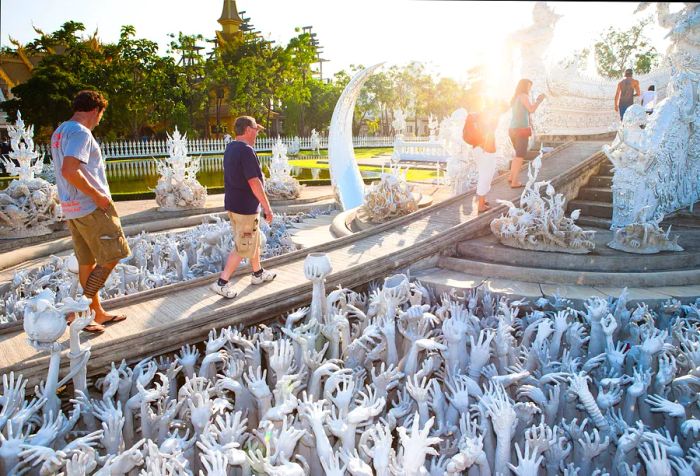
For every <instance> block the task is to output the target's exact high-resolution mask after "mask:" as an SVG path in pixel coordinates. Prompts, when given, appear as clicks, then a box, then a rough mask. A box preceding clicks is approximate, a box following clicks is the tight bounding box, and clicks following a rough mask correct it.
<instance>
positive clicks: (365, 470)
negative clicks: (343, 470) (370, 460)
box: [340, 449, 374, 476]
mask: <svg viewBox="0 0 700 476" xmlns="http://www.w3.org/2000/svg"><path fill="white" fill-rule="evenodd" d="M340 457H341V458H342V460H343V461H344V462H345V464H346V466H347V470H348V472H349V473H350V474H351V476H374V473H373V472H372V468H371V467H370V466H369V465H368V464H367V463H365V462H364V461H362V459H361V458H360V455H359V454H358V453H357V449H355V450H353V451H352V452H350V451H346V450H341V452H340Z"/></svg>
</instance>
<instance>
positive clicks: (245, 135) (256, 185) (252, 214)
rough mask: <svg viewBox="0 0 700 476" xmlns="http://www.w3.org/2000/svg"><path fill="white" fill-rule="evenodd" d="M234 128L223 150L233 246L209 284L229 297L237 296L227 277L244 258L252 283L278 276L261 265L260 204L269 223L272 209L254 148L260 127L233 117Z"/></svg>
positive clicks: (217, 291)
mask: <svg viewBox="0 0 700 476" xmlns="http://www.w3.org/2000/svg"><path fill="white" fill-rule="evenodd" d="M234 129H235V132H236V139H235V140H233V141H231V142H229V144H228V145H227V146H226V151H225V152H224V208H225V209H226V211H227V212H228V216H229V219H230V221H231V228H232V230H233V240H234V243H235V248H234V249H233V250H232V251H231V253H230V254H229V256H228V259H227V260H226V265H225V266H224V269H223V270H222V271H221V274H220V275H219V279H218V281H215V282H213V283H212V284H211V286H210V289H211V290H212V291H214V292H215V293H217V294H219V295H221V296H223V297H225V298H228V299H233V298H235V297H236V296H237V295H238V293H237V292H236V290H235V289H234V287H233V283H231V282H229V279H230V278H231V275H232V274H233V272H234V271H236V268H238V265H239V264H240V263H241V260H242V259H243V258H247V259H249V260H250V264H251V266H252V267H253V276H252V277H251V280H250V282H251V284H262V283H265V282H268V281H272V280H273V279H275V277H276V276H277V275H276V274H275V273H273V272H271V271H268V270H266V269H263V267H262V266H261V265H260V239H261V234H260V227H259V226H258V225H259V223H260V206H261V205H262V211H263V213H264V215H265V221H267V222H268V223H272V208H271V207H270V201H269V200H268V199H267V195H266V194H265V187H264V186H263V183H264V178H263V173H262V169H261V168H260V161H259V160H258V156H257V155H256V154H255V150H254V149H253V145H254V144H255V138H256V137H257V136H258V131H260V130H262V129H263V127H262V126H259V125H258V124H257V123H256V122H255V119H254V118H252V117H250V116H241V117H238V118H236V121H235V123H234Z"/></svg>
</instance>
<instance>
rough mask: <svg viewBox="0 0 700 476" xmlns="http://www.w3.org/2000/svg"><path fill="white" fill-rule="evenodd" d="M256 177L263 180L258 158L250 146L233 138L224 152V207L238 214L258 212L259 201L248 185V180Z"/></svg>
mask: <svg viewBox="0 0 700 476" xmlns="http://www.w3.org/2000/svg"><path fill="white" fill-rule="evenodd" d="M254 177H257V178H259V179H260V181H261V182H264V180H265V179H264V178H263V173H262V169H261V168H260V160H259V159H258V156H257V155H256V154H255V151H254V150H253V148H252V147H251V146H249V145H248V144H246V143H245V142H241V141H238V140H234V141H231V142H229V144H228V145H227V146H226V151H225V152H224V208H225V209H226V210H227V211H229V212H233V213H238V214H240V215H255V214H257V213H259V212H260V202H259V201H258V199H257V198H256V197H255V195H254V194H253V190H252V189H251V188H250V185H248V180H249V179H252V178H254Z"/></svg>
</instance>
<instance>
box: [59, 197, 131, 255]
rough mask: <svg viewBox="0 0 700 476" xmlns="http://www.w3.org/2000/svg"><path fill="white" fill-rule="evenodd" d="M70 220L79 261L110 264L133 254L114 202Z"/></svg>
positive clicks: (69, 226)
mask: <svg viewBox="0 0 700 476" xmlns="http://www.w3.org/2000/svg"><path fill="white" fill-rule="evenodd" d="M67 222H68V229H69V230H70V234H71V236H72V237H73V249H74V250H75V257H76V258H77V259H78V264H82V265H88V264H95V263H97V264H107V263H111V262H113V261H118V260H120V259H122V258H126V257H127V256H129V255H130V254H131V250H130V249H129V244H128V243H127V242H126V238H125V237H124V231H123V230H122V225H121V221H119V216H118V215H117V210H116V209H115V208H114V204H113V203H112V204H110V206H109V208H108V209H107V210H102V209H101V208H98V209H97V210H95V211H94V212H92V213H90V214H89V215H85V216H84V217H80V218H73V219H69V220H67Z"/></svg>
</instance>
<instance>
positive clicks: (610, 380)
mask: <svg viewBox="0 0 700 476" xmlns="http://www.w3.org/2000/svg"><path fill="white" fill-rule="evenodd" d="M312 274H313V276H315V277H316V278H318V277H319V274H321V273H318V272H316V271H314V272H313V273H312ZM414 289H415V288H414V285H412V284H410V283H409V281H408V279H407V277H406V276H405V275H395V276H391V277H389V278H387V280H386V281H385V284H384V286H377V287H376V288H371V289H370V293H369V294H368V295H364V296H362V295H357V293H353V292H351V291H349V290H343V289H339V290H334V291H333V292H331V293H330V294H329V295H328V296H325V295H323V294H321V293H319V294H318V296H317V298H318V306H316V308H315V310H314V312H315V313H316V314H318V315H319V318H320V319H321V320H320V321H317V320H316V319H309V320H308V321H306V322H305V317H306V316H307V315H308V314H307V312H306V310H304V309H302V310H300V311H299V312H296V313H293V314H292V315H290V316H285V317H284V318H283V319H282V324H281V325H277V324H274V325H269V326H265V327H259V328H254V329H253V328H251V329H231V328H227V329H221V330H217V331H214V332H211V333H210V335H209V338H208V340H207V341H206V342H204V343H203V345H202V346H201V347H195V346H185V347H183V349H182V350H181V351H180V352H179V354H178V355H177V356H176V358H172V357H170V356H163V357H160V358H158V359H153V358H148V359H144V360H142V361H141V362H138V363H137V364H135V365H132V366H128V365H127V364H126V363H125V362H122V363H121V364H119V365H117V364H116V363H115V364H113V365H112V366H110V367H109V368H107V369H106V374H105V376H104V378H100V379H98V380H97V381H96V385H97V387H98V389H99V390H100V391H99V392H97V393H96V391H95V390H94V389H93V388H92V387H89V386H87V385H85V387H84V388H85V389H86V390H89V391H90V393H91V394H92V396H91V395H90V394H88V393H87V392H85V391H83V390H81V389H80V388H78V387H80V384H79V382H80V381H81V380H77V381H76V385H75V396H74V398H73V400H72V402H73V405H74V406H73V411H72V412H71V414H70V415H64V414H63V413H62V412H61V405H60V401H59V400H54V401H52V395H55V391H54V392H53V394H52V393H50V392H51V389H52V388H56V387H55V385H57V384H58V383H61V382H63V383H65V382H67V381H68V380H70V378H73V375H69V376H67V377H65V378H64V379H62V380H61V381H59V379H58V375H57V373H56V375H55V379H52V378H49V379H47V382H46V383H45V384H44V385H43V386H39V387H37V389H36V396H35V397H34V398H27V394H26V391H25V386H26V382H25V381H24V380H23V379H22V378H16V377H15V376H14V375H5V376H3V382H2V388H1V393H0V442H1V444H0V464H1V465H2V467H1V468H0V470H2V471H4V472H7V473H9V474H20V473H22V472H23V471H28V470H29V469H30V468H34V469H36V470H37V471H38V472H39V473H43V474H57V473H60V472H63V473H64V474H82V473H83V472H86V471H91V472H93V473H95V474H100V475H107V474H127V473H129V472H134V471H136V472H138V471H142V473H143V474H190V473H192V474H196V473H197V472H202V474H204V473H205V472H206V473H209V474H224V473H225V472H229V471H239V470H238V469H233V468H240V471H241V472H242V474H244V475H248V474H251V473H253V472H256V473H264V474H280V475H285V476H286V475H297V474H298V475H301V474H307V473H309V472H310V473H311V474H320V473H321V472H322V471H326V472H328V473H329V474H340V473H342V472H343V471H345V472H346V473H349V474H356V475H363V476H364V475H368V474H377V475H389V474H407V475H428V474H430V475H431V476H432V475H437V474H461V473H463V472H477V471H478V472H479V474H487V475H490V474H497V473H503V472H505V471H508V470H511V471H512V472H514V473H515V474H536V473H537V471H538V468H540V467H541V466H544V468H545V469H546V471H547V474H548V475H554V474H560V473H564V474H593V468H601V469H604V470H609V471H612V472H617V473H618V474H635V472H636V471H639V469H640V468H641V467H644V468H645V469H646V471H647V472H651V473H654V474H656V473H658V474H669V471H676V472H678V473H679V474H683V475H685V474H690V472H693V471H696V470H697V467H700V464H699V463H700V449H698V448H700V442H698V437H699V436H700V423H698V421H700V406H698V401H700V400H699V399H698V396H697V389H698V388H700V344H699V342H700V337H699V336H700V332H699V331H698V328H697V326H696V323H695V320H696V318H697V315H698V313H697V309H698V303H694V304H688V305H681V304H680V303H677V302H668V303H666V304H664V305H663V306H661V307H660V308H658V310H656V309H653V308H650V307H649V306H643V305H642V306H638V307H637V308H636V309H629V310H628V309H627V299H626V297H625V295H624V293H623V295H622V296H621V297H620V298H619V299H617V300H601V299H590V300H588V301H586V303H585V310H583V311H580V310H574V309H563V308H561V307H560V308H557V307H556V306H555V304H556V300H555V301H550V300H542V301H541V302H538V303H537V304H535V305H534V306H535V307H528V306H530V305H529V304H525V303H522V302H519V303H508V302H507V301H505V300H502V299H498V298H496V297H495V296H491V295H484V296H476V295H467V296H464V297H463V299H464V305H461V304H458V302H460V301H457V299H462V297H461V296H451V297H450V296H447V295H446V296H444V297H443V301H442V302H432V298H431V297H430V296H429V293H428V292H427V291H425V290H421V291H419V292H418V293H416V292H414ZM52 302H53V301H52V300H51V296H50V295H49V293H48V292H47V293H44V294H42V295H39V296H37V297H36V298H34V300H33V301H30V302H29V303H28V304H27V305H28V306H29V307H28V308H27V311H28V313H27V315H28V316H30V317H29V318H28V320H27V323H28V325H29V330H30V331H31V334H30V335H31V336H32V338H33V340H34V341H35V342H36V343H37V345H38V346H40V347H41V346H50V345H51V342H52V339H55V338H57V336H58V335H59V334H58V333H59V331H61V333H62V331H64V330H65V327H64V325H65V318H64V316H63V313H64V312H66V311H68V310H70V309H75V310H77V311H78V312H77V318H76V320H75V321H74V322H73V324H72V325H71V332H72V333H73V336H75V337H77V335H78V334H77V333H78V330H79V328H80V326H81V325H82V324H83V321H84V320H86V319H87V318H88V316H86V315H83V314H81V312H80V310H79V309H80V308H79V306H78V304H76V303H71V302H70V301H67V302H66V304H64V305H61V306H55V305H53V304H52ZM553 303H554V304H553ZM557 305H559V304H557ZM568 305H573V304H568ZM324 306H325V307H326V308H327V309H328V312H324V311H323V308H324ZM538 306H544V307H543V308H542V309H540V308H538ZM545 309H546V310H545ZM552 309H554V310H553V311H552ZM319 311H320V312H319ZM59 318H60V320H59ZM334 323H335V324H334ZM324 325H326V326H327V325H336V326H337V327H335V329H336V330H337V333H338V334H340V333H341V332H342V333H346V332H347V333H346V334H344V337H342V339H346V340H349V341H351V342H349V343H348V345H347V347H345V348H344V350H343V351H342V352H340V347H338V353H337V354H336V355H333V352H331V347H332V346H333V345H335V344H334V337H333V336H328V335H327V334H328V332H327V331H324V330H323V326H324ZM73 326H75V327H73ZM48 331H51V332H48ZM348 336H350V337H348ZM589 336H590V337H589ZM53 342H55V341H53ZM75 342H76V344H77V345H78V346H79V345H80V344H79V341H77V339H76V340H75ZM339 342H340V341H339ZM454 346H463V347H462V348H461V349H454V348H453V347H454ZM76 349H78V354H80V353H83V354H82V355H84V349H81V348H80V347H76ZM198 349H204V352H200V351H199V350H198ZM421 354H424V355H425V358H423V357H422V356H421ZM83 358H84V357H83ZM76 368H78V367H76ZM179 372H182V373H183V375H184V384H183V383H182V382H181V381H180V379H178V377H179V375H178V374H179ZM75 375H78V373H76V374H75ZM50 376H51V374H50ZM231 394H233V395H234V396H235V398H234V402H231V401H230V400H231ZM91 419H92V420H93V423H91V421H90V420H91ZM395 429H396V430H397V433H396V434H398V435H399V440H398V441H397V440H396V439H395V438H394V436H395V435H396V434H395V433H393V431H394V430H395ZM137 434H140V436H139V438H142V440H141V441H139V442H136V435H137ZM397 443H398V450H396V444H397ZM141 448H143V450H142V449H141ZM512 449H515V452H514V453H512V451H511V450H512ZM438 453H439V455H438ZM512 455H515V456H516V458H515V461H511V457H512ZM669 468H670V469H669ZM599 473H600V471H599ZM596 474H598V473H596Z"/></svg>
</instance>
